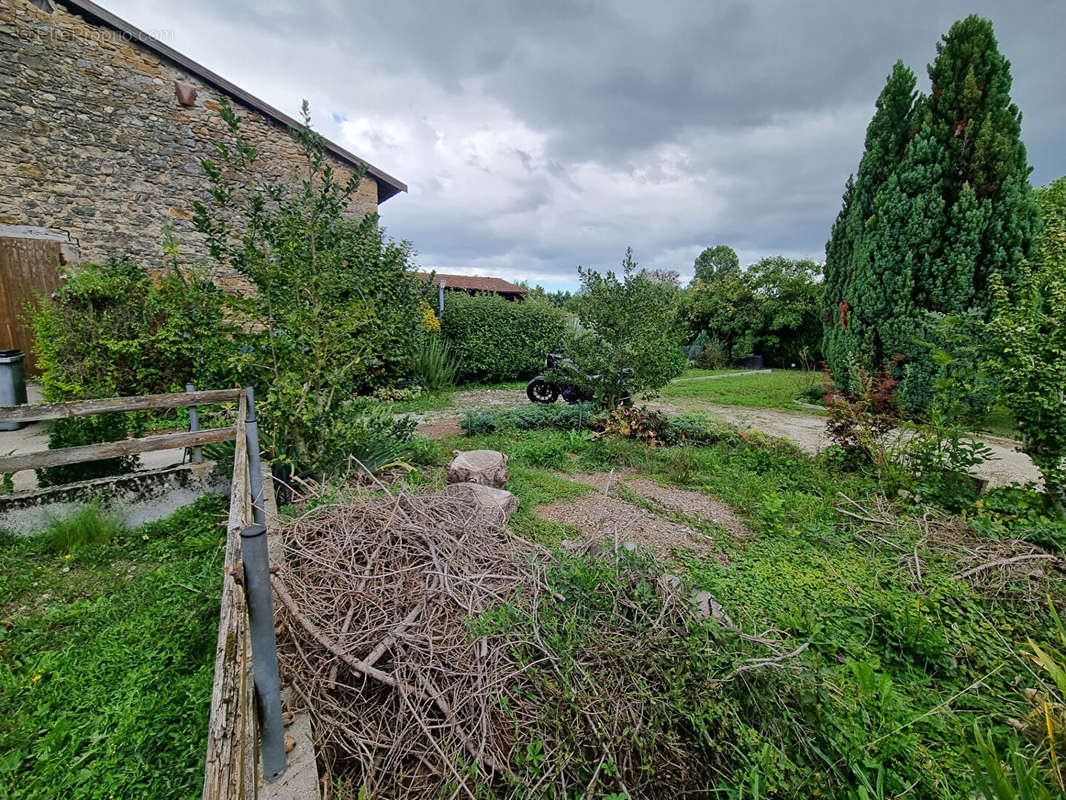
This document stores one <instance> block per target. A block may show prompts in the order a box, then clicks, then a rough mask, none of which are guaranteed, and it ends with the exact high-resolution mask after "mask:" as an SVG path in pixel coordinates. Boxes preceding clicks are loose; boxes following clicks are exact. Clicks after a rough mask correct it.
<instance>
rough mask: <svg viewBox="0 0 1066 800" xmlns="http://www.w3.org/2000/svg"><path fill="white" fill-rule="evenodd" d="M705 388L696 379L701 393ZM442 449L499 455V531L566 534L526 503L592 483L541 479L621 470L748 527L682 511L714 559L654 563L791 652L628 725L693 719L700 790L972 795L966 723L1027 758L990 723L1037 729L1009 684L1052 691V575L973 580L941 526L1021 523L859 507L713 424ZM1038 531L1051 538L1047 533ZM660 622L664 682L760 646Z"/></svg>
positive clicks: (839, 477) (830, 479) (845, 484)
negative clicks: (667, 434) (674, 649)
mask: <svg viewBox="0 0 1066 800" xmlns="http://www.w3.org/2000/svg"><path fill="white" fill-rule="evenodd" d="M767 377H769V376H752V378H759V379H765V378H767ZM798 378H799V376H798V374H797V373H784V374H783V375H781V376H780V377H779V381H780V384H779V385H778V388H777V397H778V398H785V397H787V396H791V391H792V389H794V388H795V387H796V386H797V381H798ZM744 380H748V379H743V378H738V379H737V382H736V383H735V384H734V386H733V387H732V388H731V389H729V390H728V392H723V393H722V395H721V396H723V397H735V398H738V399H747V400H748V402H750V403H754V402H758V400H759V397H760V396H761V397H762V398H763V402H766V403H769V402H771V399H772V397H773V394H772V392H769V391H768V390H766V389H765V388H764V389H763V390H762V391H763V394H762V395H758V394H753V393H752V392H747V393H745V392H743V391H742V384H740V382H741V381H744ZM722 383H725V382H724V381H708V382H706V383H701V384H696V385H697V386H698V387H699V388H700V389H701V390H705V389H704V387H705V386H706V387H710V390H711V391H716V392H717V391H721V384H722ZM738 384H739V385H741V389H738V388H737V385H738ZM691 385H692V384H689V385H688V386H685V388H686V389H688V388H689V386H691ZM683 386H684V385H683ZM705 391H706V390H705ZM442 445H443V446H442V450H443V451H444V452H450V451H451V450H452V448H453V447H455V448H459V449H475V448H490V449H497V450H501V451H503V452H504V453H506V454H507V455H508V456H509V458H510V469H511V480H510V482H509V484H508V488H509V489H511V490H512V491H514V492H515V493H516V494H517V495H518V496H519V498H520V501H521V504H520V506H519V510H518V512H517V514H516V516H515V517H514V519H513V520H512V524H511V527H512V528H513V529H514V530H515V531H516V532H518V533H519V534H520V535H523V536H526V537H528V538H530V539H534V540H537V541H540V542H543V543H545V544H547V545H549V546H553V545H555V544H557V543H559V542H560V541H561V540H563V539H570V538H574V536H575V529H574V528H571V527H570V526H568V525H565V524H563V523H559V522H549V521H545V520H543V519H541V518H539V517H538V516H537V515H536V514H535V513H534V512H535V509H536V507H537V506H538V505H539V504H541V503H548V502H552V501H555V500H560V499H564V498H572V497H574V496H576V495H580V494H583V493H585V492H588V491H592V490H591V489H587V488H582V487H580V486H578V485H575V484H574V483H573V482H570V481H568V480H566V479H565V477H563V476H560V474H559V473H560V472H562V473H573V472H577V471H584V470H591V471H606V470H609V469H612V468H614V469H619V468H626V467H628V468H632V469H636V470H638V471H639V472H640V473H643V474H645V475H648V476H651V477H652V478H653V479H654V480H657V481H659V482H661V483H663V484H666V485H673V486H678V487H683V488H685V489H688V490H690V491H695V492H701V493H707V494H713V495H714V496H716V497H717V498H719V499H721V500H724V501H726V502H728V503H730V504H731V505H732V506H733V508H734V509H735V510H736V511H737V512H738V513H739V515H740V516H741V517H742V518H743V519H744V520H745V521H746V522H747V523H748V524H749V525H750V526H751V527H752V529H753V530H754V531H755V532H756V533H755V535H754V536H751V537H735V536H732V535H730V534H728V533H727V532H725V531H724V530H722V529H721V528H718V527H717V526H716V525H714V524H713V523H704V522H701V521H700V520H696V519H691V518H684V519H682V520H680V521H683V522H684V523H685V524H689V525H692V526H696V527H698V528H702V530H703V532H704V533H706V534H707V535H709V536H711V537H712V538H713V540H714V541H715V547H716V549H717V550H718V551H719V553H720V554H719V555H718V556H716V557H700V556H697V555H696V554H695V553H694V552H692V551H675V553H674V555H673V558H672V559H671V560H672V561H673V564H672V565H671V566H670V567H669V569H670V570H671V571H674V572H678V571H679V570H680V572H678V574H683V575H684V576H685V579H686V580H687V581H688V582H690V583H691V585H693V586H694V587H695V588H698V589H702V590H706V591H709V592H711V593H713V595H714V597H715V598H717V600H718V601H719V602H720V603H721V604H722V605H723V606H724V607H725V610H726V611H727V612H728V614H729V615H730V616H731V617H732V618H733V620H735V621H736V623H737V625H738V626H739V628H740V629H742V630H743V631H744V632H745V633H746V634H748V635H750V636H769V637H770V638H771V639H775V640H779V641H781V642H782V645H781V649H782V650H792V649H794V648H797V647H799V646H800V645H801V644H803V643H807V644H806V649H804V650H803V651H802V653H801V654H798V655H796V656H795V657H794V658H792V659H790V660H789V661H788V666H787V667H785V668H765V669H759V670H752V671H751V672H750V673H744V675H745V677H744V678H743V679H742V680H736V681H732V682H731V681H726V682H725V683H722V682H720V681H717V680H714V679H711V680H710V681H709V682H707V683H700V681H706V680H707V679H706V678H700V679H699V680H697V682H696V686H701V687H703V688H699V689H697V688H691V689H686V690H681V689H678V690H677V694H676V695H673V696H672V699H671V700H670V701H669V702H664V703H663V704H662V705H657V704H656V703H652V704H651V705H649V706H647V707H646V713H647V714H648V715H650V716H649V718H648V719H647V720H645V725H646V726H648V725H652V726H653V728H654V729H658V730H678V729H687V728H686V726H696V728H697V730H702V731H703V732H704V733H702V734H700V735H702V736H705V737H708V738H707V741H710V742H712V745H711V747H710V750H709V751H708V755H707V757H708V758H713V759H714V760H715V763H716V764H718V767H716V769H719V770H720V772H719V773H718V774H719V778H718V779H717V781H718V782H717V783H716V784H715V787H714V788H715V791H716V792H717V794H715V796H722V797H738V798H739V797H745V798H747V797H840V798H856V799H857V798H874V797H883V798H889V797H903V796H907V797H915V798H917V797H922V798H943V799H944V800H947V799H948V798H960V797H974V796H977V795H975V794H974V792H975V784H974V780H975V779H974V775H975V767H974V763H975V760H976V759H978V757H979V748H978V746H977V744H976V736H975V733H974V729H975V726H976V727H977V728H978V729H979V730H980V731H982V735H984V734H985V733H988V734H990V736H991V741H993V742H994V743H995V746H996V747H997V748H998V750H999V752H1000V753H1001V754H1005V753H1006V752H1008V751H1009V750H1010V749H1012V748H1014V749H1017V750H1020V751H1023V752H1027V753H1031V752H1036V749H1035V748H1034V747H1033V746H1031V745H1026V744H1019V740H1018V739H1017V738H1016V737H1015V734H1014V731H1013V730H1012V728H1011V725H1010V724H1008V722H1011V724H1015V722H1012V721H1018V720H1020V721H1021V722H1017V723H1016V724H1018V725H1022V726H1023V727H1024V729H1025V731H1026V732H1025V734H1024V735H1025V736H1030V735H1031V736H1034V737H1037V738H1039V737H1040V736H1041V735H1042V734H1041V733H1040V730H1041V727H1040V726H1041V724H1042V720H1043V716H1042V715H1040V714H1037V713H1036V712H1034V711H1033V708H1032V707H1031V706H1030V705H1029V704H1028V703H1027V701H1026V693H1025V692H1026V687H1032V686H1037V687H1039V690H1040V691H1050V692H1052V696H1054V689H1053V687H1052V684H1051V682H1050V681H1049V680H1048V679H1047V676H1046V675H1041V674H1040V673H1039V669H1038V668H1037V667H1034V662H1033V661H1032V658H1031V654H1032V650H1031V649H1030V646H1029V645H1028V644H1027V640H1029V639H1032V641H1035V642H1038V643H1048V642H1054V641H1055V633H1054V630H1053V623H1052V621H1051V618H1050V615H1049V613H1048V610H1047V601H1048V599H1049V597H1048V595H1047V594H1046V592H1047V591H1048V590H1050V591H1051V592H1052V596H1051V599H1053V601H1054V602H1055V603H1056V604H1057V605H1058V606H1059V608H1062V607H1063V605H1064V599H1063V596H1062V592H1061V587H1059V588H1058V589H1055V588H1053V586H1051V585H1045V586H1044V587H1043V588H1039V587H1037V588H1035V589H1034V586H1033V585H1031V584H1029V583H1028V580H1029V578H1028V577H1026V575H1025V574H1024V572H1019V573H1014V577H1013V578H1011V577H1009V576H1008V577H1006V578H1005V580H1004V583H1003V584H1002V585H995V586H994V588H992V589H988V588H982V586H981V585H980V584H974V583H971V582H969V581H967V580H961V579H958V578H956V577H955V576H956V575H958V574H959V573H960V572H961V571H963V569H964V568H965V567H966V566H968V565H969V564H970V563H971V562H962V561H960V560H959V559H960V558H961V557H962V555H961V554H962V553H964V552H965V549H955V548H954V546H953V544H952V542H953V541H955V540H956V539H957V540H958V541H965V543H966V547H969V548H973V547H976V546H977V544H975V543H976V542H981V541H985V542H986V544H987V543H992V542H995V541H998V540H999V539H1000V538H1003V537H1006V536H1008V535H1015V536H1017V535H1023V536H1024V535H1028V534H1027V532H1026V529H1020V528H1019V529H1012V530H1010V531H1007V530H1005V529H1003V528H996V527H995V526H993V527H992V528H979V527H975V528H974V529H973V530H969V529H968V528H967V526H966V524H965V523H963V522H962V521H961V520H957V519H956V520H955V521H954V522H951V523H950V524H948V525H947V527H946V528H944V529H943V531H944V532H943V533H940V534H938V536H940V537H941V540H938V541H936V542H934V541H933V539H932V534H931V533H930V531H929V529H927V528H923V527H922V526H921V525H920V524H919V523H918V519H920V515H912V514H909V513H908V511H907V509H906V508H904V507H902V506H900V507H897V508H896V509H895V511H891V510H889V509H886V508H885V507H884V506H883V505H880V506H878V505H877V503H878V502H879V501H878V496H877V486H876V484H875V483H874V482H873V480H872V479H870V478H867V477H864V476H863V475H861V474H857V473H853V472H841V471H839V470H838V469H837V468H836V467H834V466H833V465H832V464H831V463H828V462H827V461H825V460H824V459H819V458H812V457H810V456H807V455H805V454H803V453H801V452H799V451H797V450H795V449H793V448H791V447H790V446H787V445H784V444H772V443H760V442H759V441H754V442H749V441H745V440H741V439H740V438H738V437H733V436H729V435H722V437H721V439H720V440H718V441H715V442H713V443H711V444H708V445H704V446H685V447H672V448H657V449H648V448H647V447H645V446H644V445H642V444H640V443H638V442H634V441H631V440H619V439H596V440H594V439H591V438H590V437H587V436H584V435H582V434H579V433H576V432H571V431H558V430H518V431H516V430H508V431H503V432H500V433H495V434H491V435H485V436H475V437H463V438H457V439H454V440H451V441H446V442H444V443H442ZM412 479H415V476H414V475H412ZM838 492H843V493H844V494H846V495H847V496H848V497H849V498H851V499H853V500H855V501H856V502H857V503H859V504H860V505H861V506H863V507H864V508H869V509H873V508H879V509H880V510H879V511H870V512H869V513H868V514H866V516H877V517H882V518H883V517H885V516H886V515H887V516H888V517H889V518H890V519H892V522H891V523H884V524H880V525H874V526H871V524H870V523H869V522H864V521H861V520H858V519H856V518H854V517H849V516H847V515H845V514H842V513H841V512H840V511H839V510H838V507H840V506H841V505H844V506H845V508H847V509H849V510H852V511H854V510H855V507H854V506H850V505H847V504H846V503H844V501H842V500H841V498H840V496H839V495H838ZM949 519H950V518H949ZM1046 524H1047V525H1050V526H1052V527H1053V526H1055V525H1056V524H1057V525H1060V526H1061V525H1062V523H1061V522H1058V523H1055V522H1047V523H1046ZM937 530H940V529H937ZM1056 535H1057V536H1062V537H1063V538H1062V539H1061V541H1066V536H1064V535H1063V531H1062V529H1059V533H1058V534H1056ZM957 537H958V538H957ZM967 537H968V538H967ZM982 537H989V538H986V539H982ZM995 557H996V556H995V555H994V554H991V553H990V554H988V555H985V556H983V557H982V559H983V560H990V559H993V558H995ZM568 563H569V562H568ZM916 564H917V565H916ZM666 568H667V567H665V566H664V567H660V569H666ZM573 569H575V570H579V571H580V570H582V569H585V568H584V567H581V566H580V564H577V565H576V566H574V567H573ZM608 572H609V570H608ZM616 574H617V573H616ZM609 578H610V576H609V575H608V576H607V577H606V578H604V576H602V575H601V576H599V577H598V578H597V580H609ZM563 579H564V580H571V578H567V577H565V576H564V578H563ZM993 583H994V582H993ZM604 585H605V584H604ZM638 588H639V587H638ZM560 591H561V592H562V593H563V594H565V595H566V596H567V598H568V603H572V604H574V605H573V608H574V609H576V610H575V611H574V612H573V613H574V614H576V615H578V616H580V614H581V613H582V612H581V611H580V609H582V608H584V607H585V605H586V604H587V605H589V606H594V605H595V603H596V602H597V599H596V598H597V597H598V595H597V594H596V590H595V587H592V588H591V589H589V592H590V593H589V594H588V595H587V596H585V595H583V594H582V591H584V590H579V589H575V588H574V586H573V585H571V584H567V588H565V590H563V589H560ZM636 602H651V601H650V600H645V601H639V599H638V601H636ZM548 606H549V607H548V608H547V610H546V611H545V614H546V619H547V620H548V622H547V623H546V624H551V622H550V621H551V619H552V615H553V614H568V613H570V611H567V610H566V609H569V608H570V606H569V605H567V606H566V607H565V608H564V607H563V606H552V605H551V603H548ZM651 609H652V610H650V611H649V612H648V613H649V614H650V615H651V616H654V606H651ZM601 613H602V612H601ZM584 624H585V623H580V625H584ZM588 624H590V625H592V626H593V627H589V628H584V629H583V628H581V627H580V625H579V623H577V622H573V623H572V624H571V623H568V625H569V627H567V628H566V631H567V632H566V634H565V635H566V637H568V638H567V640H566V645H565V646H566V647H567V648H571V649H572V652H573V653H574V654H575V655H574V658H575V659H577V658H579V655H578V654H580V653H582V652H583V651H584V648H588V647H591V645H590V642H591V641H593V639H590V638H589V637H593V638H594V636H595V633H594V628H595V625H596V622H595V620H592V621H591V622H589V623H588ZM582 631H583V632H582ZM678 635H681V636H686V635H687V636H689V637H691V641H690V642H689V644H688V645H687V647H688V652H689V653H690V656H689V657H688V658H689V659H691V660H683V661H681V662H676V663H674V662H672V665H671V674H674V675H676V676H678V677H677V680H678V682H679V684H681V683H683V682H684V680H686V679H687V678H684V677H683V676H691V675H703V674H705V673H706V672H707V671H709V672H710V674H711V675H712V676H713V675H718V676H722V675H726V674H729V673H730V671H731V670H735V669H736V667H737V664H741V663H748V662H746V661H742V660H743V659H750V658H755V657H758V656H759V654H760V653H759V649H758V647H755V649H754V650H752V649H751V646H750V642H747V643H746V642H744V641H739V640H737V639H736V637H732V636H729V635H723V634H722V633H721V632H718V633H714V632H710V633H708V632H707V631H700V630H696V631H694V632H693V631H690V632H689V633H688V634H685V633H684V632H679V634H678ZM708 635H709V636H710V639H708V638H707V637H708ZM619 657H622V656H619ZM693 680H695V679H693ZM1049 687H1052V688H1050V689H1049ZM679 720H684V722H683V723H682V722H679ZM678 725H680V728H677V727H675V726H678ZM619 746H620V745H619ZM1044 753H1045V756H1046V750H1044ZM1044 763H1045V764H1046V763H1047V762H1046V760H1045V762H1044ZM1041 769H1043V767H1041ZM687 788H688V789H689V790H691V789H692V788H693V787H692V786H688V787H687ZM697 793H698V792H697Z"/></svg>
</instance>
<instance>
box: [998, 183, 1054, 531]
mask: <svg viewBox="0 0 1066 800" xmlns="http://www.w3.org/2000/svg"><path fill="white" fill-rule="evenodd" d="M1036 197H1037V200H1038V202H1039V203H1040V206H1041V208H1042V209H1043V212H1044V226H1045V229H1044V233H1043V235H1042V236H1041V238H1040V240H1039V257H1038V260H1037V261H1036V263H1034V264H1032V265H1026V266H1025V268H1024V269H1023V270H1022V277H1021V280H1020V282H1019V284H1020V288H1019V289H1018V290H1017V291H1016V292H1015V294H1014V296H1013V297H1012V294H1011V292H1010V291H1009V289H1008V287H1007V286H1006V285H1005V284H1004V283H1003V282H1002V281H1000V280H998V279H997V280H994V281H993V285H992V291H993V295H994V298H995V313H994V315H993V318H992V321H991V323H990V325H989V329H988V336H987V338H988V341H989V343H990V351H991V352H990V353H989V356H990V358H989V364H988V366H989V369H990V370H991V371H992V372H993V373H994V374H995V376H996V377H997V378H998V379H999V381H1000V382H1001V384H1002V387H1003V400H1004V402H1005V404H1006V405H1007V406H1008V407H1009V408H1010V410H1011V412H1012V413H1013V414H1014V417H1015V419H1016V420H1017V421H1018V427H1019V428H1021V431H1022V436H1023V447H1022V449H1023V450H1024V451H1025V452H1026V453H1027V454H1028V455H1029V456H1030V457H1031V458H1032V459H1033V463H1034V464H1036V466H1037V467H1038V468H1039V469H1040V472H1041V474H1042V475H1043V476H1044V484H1045V486H1047V491H1048V493H1049V494H1050V495H1051V496H1052V498H1054V500H1055V502H1056V504H1057V505H1058V507H1059V510H1060V511H1061V512H1062V514H1063V515H1064V516H1066V400H1064V398H1063V386H1066V177H1063V178H1059V179H1058V180H1057V181H1055V182H1054V183H1052V184H1051V185H1050V186H1046V187H1044V188H1043V189H1040V190H1038V191H1037V192H1036Z"/></svg>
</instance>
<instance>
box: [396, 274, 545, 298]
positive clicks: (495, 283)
mask: <svg viewBox="0 0 1066 800" xmlns="http://www.w3.org/2000/svg"><path fill="white" fill-rule="evenodd" d="M417 274H418V276H419V277H420V278H422V280H428V279H429V273H426V272H419V273H417ZM442 282H443V283H444V285H445V288H448V289H466V290H467V291H469V292H496V293H497V294H527V293H528V292H529V290H528V289H525V288H523V287H521V286H519V285H517V284H514V283H510V282H509V281H505V280H504V279H503V278H482V277H479V276H477V275H445V274H444V273H441V272H437V273H435V274H434V275H433V285H434V286H440V285H441V283H442Z"/></svg>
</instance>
